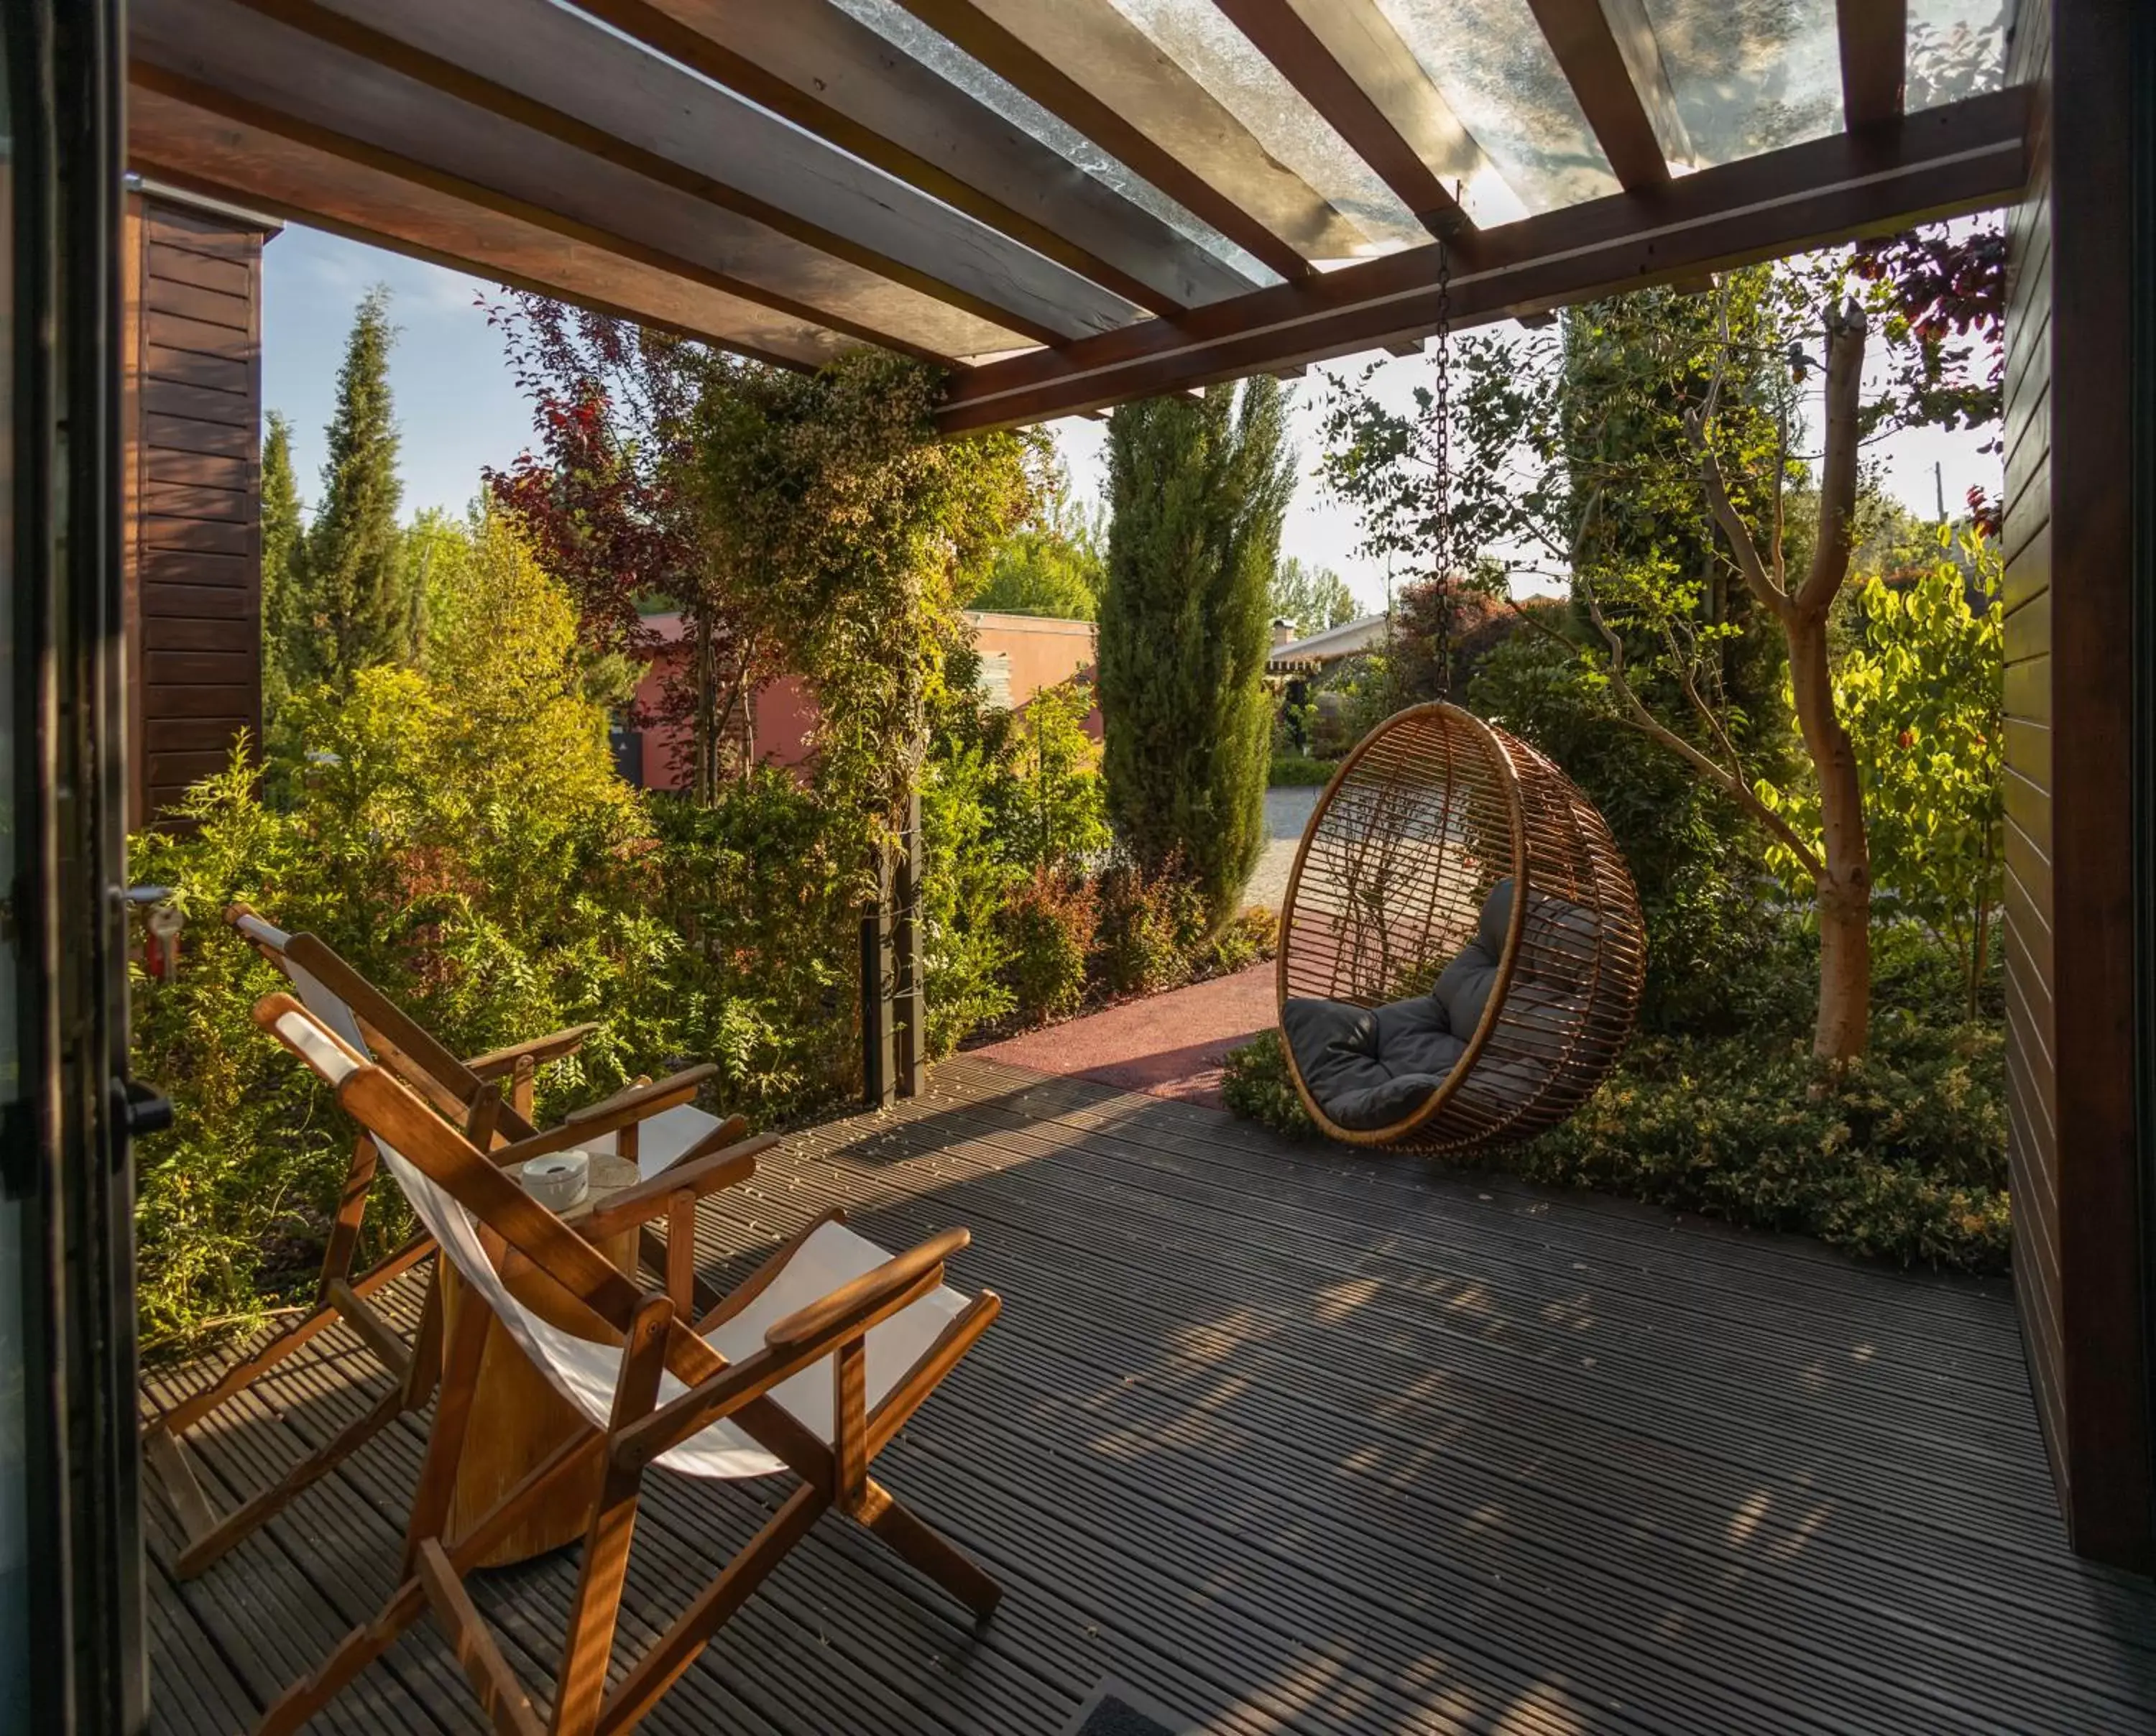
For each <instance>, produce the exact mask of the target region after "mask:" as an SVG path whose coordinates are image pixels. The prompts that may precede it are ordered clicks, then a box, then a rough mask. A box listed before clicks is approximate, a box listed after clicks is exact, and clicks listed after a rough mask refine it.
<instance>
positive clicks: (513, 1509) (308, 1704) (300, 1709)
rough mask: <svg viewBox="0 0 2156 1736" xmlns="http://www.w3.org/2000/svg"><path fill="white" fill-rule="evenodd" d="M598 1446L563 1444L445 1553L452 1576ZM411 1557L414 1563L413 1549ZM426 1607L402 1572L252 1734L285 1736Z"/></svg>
mask: <svg viewBox="0 0 2156 1736" xmlns="http://www.w3.org/2000/svg"><path fill="white" fill-rule="evenodd" d="M605 1451H606V1436H604V1435H603V1434H601V1433H600V1432H599V1431H598V1430H597V1429H593V1430H592V1431H590V1432H589V1433H588V1434H584V1435H581V1436H577V1437H576V1438H574V1439H572V1440H569V1441H565V1442H562V1445H561V1446H559V1447H556V1448H555V1449H554V1451H553V1452H552V1453H550V1454H548V1455H547V1458H546V1460H545V1461H544V1462H542V1463H541V1464H540V1465H539V1466H538V1467H537V1468H536V1469H535V1470H533V1471H532V1472H531V1474H530V1475H529V1476H528V1477H526V1478H525V1479H524V1480H523V1481H522V1482H521V1483H518V1484H517V1486H516V1488H513V1489H511V1491H510V1492H509V1493H507V1494H506V1495H504V1496H503V1497H502V1498H501V1499H500V1501H498V1502H496V1503H495V1505H494V1507H493V1508H492V1510H491V1511H490V1512H489V1513H486V1514H485V1516H484V1517H482V1518H480V1520H479V1521H478V1523H475V1524H474V1525H473V1527H472V1528H471V1529H470V1531H469V1532H468V1533H466V1534H465V1535H464V1536H463V1537H460V1538H459V1539H457V1541H456V1542H455V1543H454V1544H451V1545H450V1546H449V1549H447V1550H446V1551H444V1553H445V1554H447V1555H448V1557H449V1564H450V1566H451V1567H452V1568H453V1569H454V1570H455V1571H456V1572H457V1573H459V1574H463V1573H465V1572H468V1571H469V1570H470V1568H471V1565H472V1564H473V1563H474V1562H475V1561H478V1560H480V1559H482V1558H483V1557H484V1556H485V1554H487V1553H488V1551H490V1549H493V1548H494V1546H495V1544H498V1543H500V1541H501V1539H503V1538H504V1537H506V1535H508V1534H509V1532H510V1531H511V1529H514V1528H515V1527H516V1525H518V1524H520V1523H522V1521H523V1518H524V1516H525V1514H526V1513H527V1512H529V1511H530V1510H531V1509H532V1508H536V1507H541V1506H544V1505H545V1504H546V1503H547V1502H548V1501H550V1500H554V1499H557V1498H559V1497H560V1496H561V1494H562V1491H563V1490H565V1489H567V1488H574V1487H576V1486H577V1484H578V1483H581V1482H582V1481H583V1478H585V1477H588V1476H589V1475H590V1474H591V1472H592V1470H593V1467H594V1466H595V1465H596V1464H597V1463H598V1462H599V1461H600V1459H601V1457H602V1456H603V1454H604V1452H605ZM417 1556H418V1551H417V1550H414V1551H413V1557H414V1560H415V1563H416V1559H417ZM426 1611H427V1594H426V1590H425V1588H424V1587H423V1585H421V1584H420V1582H419V1580H418V1576H417V1575H416V1574H415V1575H407V1576H406V1578H405V1580H404V1582H403V1584H402V1585H399V1586H398V1588H397V1590H395V1591H393V1593H391V1594H390V1598H389V1601H388V1603H386V1604H384V1605H382V1611H381V1613H380V1614H379V1615H377V1616H376V1617H375V1618H374V1620H373V1621H370V1622H367V1623H366V1624H365V1625H364V1626H360V1627H356V1628H354V1629H353V1630H352V1631H351V1632H350V1633H348V1634H346V1636H344V1638H343V1640H342V1641H340V1642H339V1644H338V1646H337V1648H336V1651H334V1652H331V1654H330V1655H329V1656H328V1657H326V1658H325V1659H324V1660H323V1661H322V1662H321V1666H320V1667H318V1668H317V1669H316V1671H315V1673H314V1674H313V1675H311V1676H307V1677H302V1678H301V1679H300V1680H299V1681H297V1682H294V1683H293V1684H292V1685H291V1687H288V1688H286V1689H285V1692H283V1693H282V1694H280V1696H279V1697H278V1698H277V1700H276V1701H275V1703H274V1704H272V1705H271V1706H270V1708H269V1710H268V1711H267V1712H265V1713H263V1714H262V1722H261V1723H259V1724H258V1725H256V1726H255V1736H292V1733H293V1732H295V1731H296V1730H298V1729H299V1728H300V1726H302V1725H303V1724H305V1723H306V1722H307V1720H308V1719H309V1718H312V1717H313V1716H314V1715H315V1714H316V1713H318V1712H320V1711H321V1709H322V1708H324V1707H325V1706H326V1705H328V1704H329V1703H330V1702H331V1700H333V1699H335V1698H336V1697H337V1695H338V1694H339V1693H341V1692H343V1690H344V1688H345V1687H346V1686H347V1685H348V1684H349V1683H350V1682H352V1678H353V1677H356V1676H357V1675H358V1674H359V1672H361V1671H362V1670H364V1669H365V1668H366V1667H367V1666H368V1665H369V1664H371V1663H372V1662H374V1660H375V1659H376V1658H377V1657H381V1656H382V1653H383V1652H387V1651H388V1649H389V1648H390V1647H391V1646H393V1645H395V1644H396V1643H397V1636H398V1635H399V1634H401V1633H403V1631H404V1630H405V1629H406V1628H408V1627H409V1626H411V1625H412V1624H413V1622H414V1621H418V1619H419V1617H420V1616H423V1615H424V1614H425V1613H426Z"/></svg>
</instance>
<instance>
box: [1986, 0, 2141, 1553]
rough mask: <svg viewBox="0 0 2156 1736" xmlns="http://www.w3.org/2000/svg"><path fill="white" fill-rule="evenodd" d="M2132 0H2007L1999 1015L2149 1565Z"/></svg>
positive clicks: (2055, 1433)
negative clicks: (2011, 154) (2023, 157)
mask: <svg viewBox="0 0 2156 1736" xmlns="http://www.w3.org/2000/svg"><path fill="white" fill-rule="evenodd" d="M2127 13H2128V8H2107V7H2103V6H2100V5H2097V4H2095V3H2093V0H2025V3H2024V4H2023V5H2022V7H2021V8H2020V17H2019V19H2018V23H2017V28H2016V31H2015V44H2014V50H2013V53H2014V60H2015V66H2016V68H2017V69H2018V70H2017V71H2016V73H2015V76H2016V77H2019V78H2022V79H2026V80H2028V81H2029V82H2030V83H2032V84H2035V85H2036V86H2037V87H2038V90H2039V97H2038V101H2037V105H2036V110H2035V117H2036V118H2035V141H2036V149H2035V155H2036V165H2037V166H2036V173H2035V181H2034V183H2033V188H2034V190H2033V192H2032V194H2031V197H2030V198H2029V199H2028V201H2027V202H2025V204H2024V205H2023V206H2022V207H2020V210H2019V211H2017V212H2016V213H2015V217H2014V221H2013V225H2012V229H2011V236H2012V241H2011V250H2010V264H2011V273H2012V280H2011V288H2010V296H2011V300H2010V358H2009V366H2008V383H2007V393H2006V448H2007V459H2006V490H2007V518H2006V538H2005V540H2006V553H2007V573H2006V588H2007V605H2008V607H2009V609H2010V615H2009V617H2008V622H2007V657H2008V667H2007V673H2006V709H2007V713H2008V721H2007V755H2008V791H2007V805H2008V816H2009V821H2010V830H2009V840H2008V859H2007V865H2008V874H2009V878H2008V888H2007V946H2008V952H2007V966H2008V972H2009V976H2008V982H2009V991H2008V1015H2009V1019H2010V1052H2009V1065H2010V1081H2011V1099H2010V1110H2011V1123H2010V1125H2011V1133H2010V1155H2011V1159H2012V1167H2013V1187H2014V1207H2015V1276H2016V1281H2017V1283H2018V1285H2019V1288H2020V1295H2021V1299H2022V1313H2023V1319H2024V1332H2025V1337H2026V1339H2027V1343H2028V1345H2029V1351H2030V1374H2031V1378H2032V1380H2033V1383H2034V1385H2035V1390H2036V1395H2037V1399H2038V1403H2039V1406H2040V1414H2041V1415H2042V1416H2043V1418H2044V1420H2045V1424H2046V1436H2047V1441H2048V1444H2049V1447H2050V1450H2051V1457H2052V1463H2053V1467H2054V1471H2055V1474H2056V1477H2057V1480H2058V1484H2059V1490H2060V1494H2061V1502H2062V1504H2063V1506H2064V1508H2065V1511H2066V1518H2067V1523H2068V1525H2069V1528H2070V1529H2071V1532H2072V1534H2073V1538H2074V1541H2075V1544H2076V1547H2077V1548H2079V1549H2082V1550H2083V1551H2085V1552H2086V1553H2087V1554H2092V1555H2096V1556H2099V1557H2101V1558H2102V1559H2107V1560H2111V1561H2115V1562H2118V1563H2120V1564H2125V1565H2130V1566H2136V1567H2141V1568H2144V1569H2145V1568H2148V1567H2149V1566H2151V1565H2156V1535H2152V1517H2153V1516H2156V1496H2153V1495H2152V1486H2151V1464H2150V1457H2149V1452H2150V1442H2149V1429H2150V1409H2149V1407H2150V1393H2149V1385H2148V1375H2149V1353H2148V1343H2147V1335H2146V1334H2147V1328H2146V1322H2147V1319H2148V1314H2147V1305H2148V1297H2147V1288H2148V1283H2149V1281H2150V1279H2149V1273H2148V1259H2147V1255H2146V1252H2145V1244H2144V1242H2143V1229H2142V1223H2141V1218H2140V1211H2141V1209H2142V1206H2141V1201H2140V1198H2139V1196H2140V1193H2141V1191H2142V1189H2143V1186H2144V1185H2145V1183H2144V1182H2143V1179H2142V1177H2141V1176H2140V1175H2138V1173H2137V1172H2138V1170H2139V1168H2140V1166H2141V1165H2142V1163H2143V1158H2142V1155H2141V1150H2140V1142H2139V1129H2138V1125H2137V1115H2136V1109H2135V1104H2134V1098H2133V1071H2134V1056H2135V1051H2134V1042H2135V1034H2134V991H2135V984H2134V981H2133V945H2132V935H2133V883H2134V865H2133V858H2134V849H2135V845H2134V833H2133V822H2134V809H2135V804H2136V801H2137V800H2138V793H2137V791H2136V788H2135V781H2134V774H2133V759H2134V755H2133V740H2132V728H2133V723H2132V719H2133V683H2134V672H2133V654H2132V643H2133V641H2132V637H2131V634H2130V632H2129V631H2128V623H2129V622H2131V621H2132V619H2133V616H2134V613H2135V612H2136V610H2137V609H2138V607H2142V603H2141V602H2140V601H2139V600H2138V599H2137V598H2136V597H2135V596H2134V594H2133V583H2134V577H2133V576H2134V562H2133V555H2134V540H2133V500H2134V498H2135V494H2136V491H2137V490H2138V489H2147V488H2148V487H2149V486H2150V485H2151V482H2150V479H2149V477H2148V474H2147V471H2146V468H2145V463H2146V461H2145V457H2144V458H2143V469H2142V470H2141V471H2139V472H2137V469H2136V458H2135V453H2136V446H2137V439H2136V429H2137V428H2138V427H2145V426H2146V425H2147V419H2148V417H2150V416H2151V415H2152V414H2156V406H2152V405H2149V404H2145V403H2142V402H2138V401H2137V397H2136V392H2137V390H2138V387H2137V386H2136V384H2135V381H2136V376H2135V375H2134V374H2133V371H2132V370H2131V369H2130V368H2128V366H2125V365H2124V361H2123V356H2124V351H2125V346H2126V334H2127V332H2128V330H2129V328H2130V325H2131V323H2132V317H2133V310H2134V307H2135V305H2136V300H2137V298H2138V297H2146V296H2147V295H2148V294H2151V293H2152V292H2156V286H2152V285H2150V284H2146V283H2143V284H2136V282H2135V272H2136V270H2137V269H2138V268H2137V266H2136V264H2135V263H2134V261H2135V258H2136V254H2135V250H2134V248H2133V243H2132V229H2133V219H2134V210H2133V205H2132V204H2131V202H2130V196H2129V194H2130V188H2131V187H2132V184H2133V176H2132V174H2131V173H2129V172H2128V162H2129V159H2130V157H2131V156H2132V154H2133V151H2134V150H2135V148H2136V146H2135V143H2134V135H2133V107H2134V104H2135V101H2136V100H2137V88H2138V87H2137V74H2136V73H2135V72H2134V69H2133V68H2134V60H2133V54H2132V52H2131V51H2130V44H2131V39H2132V38H2131V29H2130V21H2129V19H2128V16H2127Z"/></svg>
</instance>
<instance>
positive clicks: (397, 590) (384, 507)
mask: <svg viewBox="0 0 2156 1736" xmlns="http://www.w3.org/2000/svg"><path fill="white" fill-rule="evenodd" d="M395 338H396V331H395V329H394V328H393V326H392V325H390V323H389V291H388V289H385V288H382V287H380V286H377V287H376V288H375V289H372V290H370V291H369V292H368V293H367V296H366V297H365V299H364V300H362V301H361V303H360V305H359V312H358V314H357V316H356V317H355V318H354V320H353V321H352V335H351V337H350V338H349V339H348V340H347V341H346V345H345V356H344V365H343V366H342V367H341V368H340V369H339V370H338V371H337V401H336V413H335V414H334V415H333V416H332V417H331V420H330V425H329V428H328V431H327V433H328V440H329V457H328V458H327V460H326V462H325V463H324V464H323V466H322V498H321V508H320V510H318V511H317V512H316V515H315V519H314V522H313V523H312V524H311V525H309V526H308V527H307V532H306V535H305V538H304V539H303V540H301V541H300V544H299V551H300V552H299V558H298V561H297V563H296V566H295V571H294V574H293V577H292V581H291V591H292V599H293V604H294V607H293V608H292V617H293V626H292V632H291V633H290V637H289V638H288V639H287V641H286V643H287V645H288V647H289V650H290V656H289V659H288V661H287V663H286V676H287V679H288V680H289V682H290V685H291V686H292V687H293V688H295V689H296V688H299V687H301V686H306V685H312V684H316V683H318V682H328V683H331V684H333V685H336V686H337V687H340V688H349V687H350V686H351V684H352V677H353V676H354V675H356V674H357V673H358V672H359V671H360V670H362V669H365V668H372V667H374V666H375V665H376V664H377V663H408V662H410V661H411V659H412V658H413V655H414V654H415V653H416V652H417V650H418V638H419V607H418V602H419V599H418V592H417V591H416V589H415V588H414V587H413V585H412V583H411V582H410V576H411V575H410V570H409V568H408V566H407V564H406V563H405V561H403V558H402V556H403V544H402V539H401V537H400V535H399V533H398V525H397V509H398V503H399V502H400V501H401V500H402V499H403V484H402V483H401V482H399V481H398V476H397V422H396V417H395V413H394V407H393V404H392V402H391V401H390V394H389V351H390V346H391V345H392V344H393V342H394V341H395Z"/></svg>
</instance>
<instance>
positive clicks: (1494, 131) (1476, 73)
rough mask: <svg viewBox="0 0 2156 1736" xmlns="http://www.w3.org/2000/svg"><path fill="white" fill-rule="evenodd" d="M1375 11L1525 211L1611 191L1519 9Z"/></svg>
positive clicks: (1469, 3) (1489, 5) (1605, 166)
mask: <svg viewBox="0 0 2156 1736" xmlns="http://www.w3.org/2000/svg"><path fill="white" fill-rule="evenodd" d="M1827 3H1828V5H1829V6H1830V7H1831V6H1832V4H1833V0H1827ZM1376 4H1377V8H1378V11H1379V12H1380V13H1382V14H1383V16H1384V18H1385V21H1386V22H1387V23H1389V24H1390V25H1391V26H1392V27H1393V28H1394V30H1395V31H1397V32H1398V33H1399V37H1400V39H1401V40H1402V41H1403V42H1404V43H1405V44H1407V46H1408V49H1409V52H1411V53H1412V54H1414V57H1415V59H1416V60H1417V61H1419V63H1420V64H1421V66H1422V69H1423V70H1424V72H1425V73H1426V74H1429V76H1430V82H1431V83H1432V84H1435V86H1436V87H1437V90H1438V94H1439V95H1440V96H1442V97H1443V98H1444V99H1445V101H1446V102H1447V103H1449V104H1450V105H1451V107H1452V111H1453V113H1454V114H1455V115H1457V116H1458V117H1459V120H1460V124H1461V125H1463V126H1465V127H1466V129H1467V131H1469V132H1470V133H1471V134H1472V135H1473V136H1474V138H1475V141H1476V144H1478V145H1480V146H1481V147H1482V152H1483V155H1484V156H1486V157H1487V158H1488V159H1489V161H1490V162H1491V165H1492V166H1494V167H1495V169H1496V173H1497V175H1498V176H1500V177H1502V181H1503V184H1504V186H1505V187H1507V188H1509V189H1510V191H1511V192H1512V194H1514V195H1516V196H1517V199H1518V201H1519V202H1520V203H1521V204H1522V205H1523V206H1524V207H1526V210H1527V212H1537V211H1550V210H1554V209H1556V208H1557V207H1558V206H1561V205H1576V204H1578V203H1579V202H1581V201H1582V200H1585V199H1597V198H1600V197H1602V196H1603V195H1604V194H1605V193H1614V192H1616V191H1617V190H1618V187H1617V177H1616V176H1615V175H1614V173H1613V172H1611V170H1610V167H1609V158H1608V157H1606V156H1604V155H1603V154H1602V147H1601V146H1599V145H1598V144H1597V143H1595V141H1594V133H1593V132H1592V131H1589V127H1588V125H1587V117H1586V116H1585V115H1584V114H1582V113H1581V112H1580V107H1579V100H1578V98H1577V97H1575V96H1574V95H1573V94H1572V86H1571V85H1569V84H1567V83H1566V82H1565V78H1564V74H1563V72H1562V71H1560V70H1559V69H1558V64H1557V56H1556V55H1554V54H1552V53H1551V52H1550V46H1549V44H1548V40H1547V39H1546V38H1544V37H1543V33H1542V29H1541V27H1540V26H1539V25H1537V23H1535V15H1534V13H1532V11H1531V10H1530V9H1529V8H1528V6H1527V0H1376ZM1490 215H1491V216H1492V217H1494V216H1495V215H1496V213H1490Z"/></svg>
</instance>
